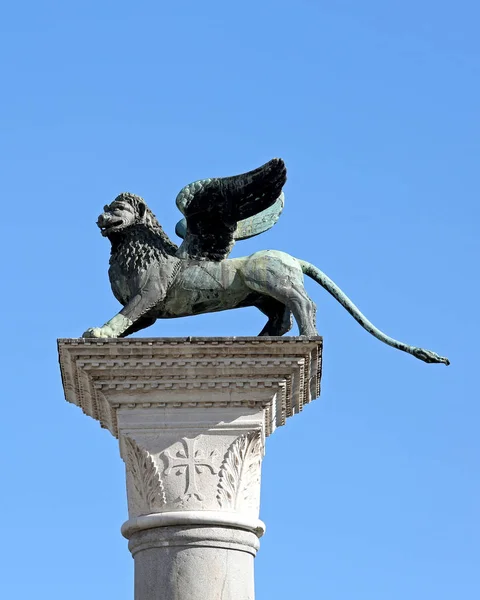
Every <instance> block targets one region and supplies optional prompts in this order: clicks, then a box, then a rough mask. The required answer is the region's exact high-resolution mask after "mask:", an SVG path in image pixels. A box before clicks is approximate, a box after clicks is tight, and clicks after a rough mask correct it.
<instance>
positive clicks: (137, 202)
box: [97, 192, 161, 237]
mask: <svg viewBox="0 0 480 600" xmlns="http://www.w3.org/2000/svg"><path fill="white" fill-rule="evenodd" d="M140 224H143V225H145V226H146V227H147V228H149V229H152V230H156V229H158V228H160V224H159V222H158V221H157V219H156V217H155V215H154V214H153V213H152V211H151V210H150V209H149V208H148V206H147V205H146V204H145V201H144V200H143V198H141V197H140V196H136V195H135V194H129V193H128V192H124V193H123V194H120V195H119V196H117V197H116V198H115V200H114V201H113V202H112V203H111V204H108V205H106V206H104V207H103V213H102V214H101V215H100V216H99V217H98V220H97V225H98V226H99V227H100V230H101V232H102V235H103V236H105V237H109V236H110V235H112V234H114V233H119V232H120V231H123V230H125V229H127V228H128V227H131V226H132V225H140ZM160 229H161V228H160Z"/></svg>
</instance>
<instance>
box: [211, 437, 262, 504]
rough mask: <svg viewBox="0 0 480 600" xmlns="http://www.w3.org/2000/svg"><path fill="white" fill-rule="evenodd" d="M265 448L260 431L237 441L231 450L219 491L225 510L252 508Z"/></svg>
mask: <svg viewBox="0 0 480 600" xmlns="http://www.w3.org/2000/svg"><path fill="white" fill-rule="evenodd" d="M261 444H262V442H261V434H260V431H251V432H249V433H245V434H244V435H242V436H240V437H239V438H237V439H236V440H235V441H234V442H233V444H232V445H231V446H230V448H229V449H228V451H227V454H226V456H225V459H224V461H223V463H222V466H221V468H220V473H219V477H220V480H219V483H218V490H217V500H218V502H219V504H220V506H221V507H222V508H230V509H233V510H238V509H242V508H250V507H251V505H252V501H253V499H254V498H255V496H256V495H257V494H258V484H259V482H260V463H261V460H262V455H261ZM252 497H253V498H252Z"/></svg>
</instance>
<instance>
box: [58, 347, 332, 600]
mask: <svg viewBox="0 0 480 600" xmlns="http://www.w3.org/2000/svg"><path fill="white" fill-rule="evenodd" d="M58 346H59V355H60V366H61V371H62V379H63V386H64V390H65V396H66V399H67V401H68V402H72V403H73V404H76V405H77V406H80V407H81V408H82V410H83V411H84V412H85V413H86V414H87V415H89V416H91V417H93V418H94V419H97V420H98V421H99V422H100V424H101V426H102V427H105V428H106V429H108V430H109V431H110V432H111V433H112V434H113V435H114V436H115V437H118V439H119V443H120V453H121V456H122V458H123V460H124V462H125V465H126V480H127V498H128V512H129V519H128V521H127V522H126V523H124V525H123V527H122V533H123V535H124V536H125V537H126V538H127V539H128V540H129V548H130V551H131V552H132V555H133V557H134V561H135V600H160V599H161V600H203V599H205V600H211V599H212V598H218V599H222V600H253V598H254V581H253V559H254V557H255V554H256V552H257V550H258V547H259V541H258V540H259V538H260V536H261V535H262V534H263V532H264V525H263V523H262V522H261V521H259V519H258V517H259V506H260V476H261V462H262V458H263V455H264V446H265V438H266V437H267V436H268V435H270V434H271V433H272V432H273V431H274V430H275V428H276V427H278V426H281V425H283V424H284V423H285V421H286V419H287V418H288V417H290V416H292V415H294V414H295V413H297V412H300V411H301V410H302V408H303V406H304V405H305V404H306V403H308V402H310V401H311V400H312V399H314V398H316V397H317V396H318V395H319V391H320V388H319V385H320V372H321V338H318V337H316V338H305V337H297V338H296V337H285V338H284V337H281V338H268V337H265V338H258V337H255V338H181V339H180V338H143V339H140V338H132V339H125V340H116V339H113V340H89V339H69V340H59V342H58Z"/></svg>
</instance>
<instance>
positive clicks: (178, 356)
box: [58, 337, 322, 437]
mask: <svg viewBox="0 0 480 600" xmlns="http://www.w3.org/2000/svg"><path fill="white" fill-rule="evenodd" d="M58 350H59V359H60V367H61V372H62V380H63V387H64V390H65V397H66V400H67V401H68V402H71V403H73V404H76V405H77V406H79V407H81V408H82V410H83V411H84V412H85V413H86V414H87V415H89V416H91V417H93V418H94V419H97V420H98V421H99V422H100V424H101V426H102V427H105V428H107V429H109V430H110V431H111V433H112V434H113V435H115V436H117V437H118V422H117V410H118V409H120V408H162V407H173V408H182V407H205V408H209V407H226V406H238V407H240V406H247V407H250V408H261V409H263V410H264V415H265V434H266V435H269V434H270V433H271V432H272V431H273V429H275V427H277V426H280V425H283V424H284V423H285V420H286V419H287V418H288V417H290V416H292V415H293V414H295V413H297V412H300V411H301V410H302V408H303V406H304V405H305V404H307V403H309V402H310V401H311V400H313V399H314V398H316V397H317V396H318V395H319V393H320V377H321V350H322V339H321V338H320V337H312V338H307V337H241V338H234V337H228V338H224V337H222V338H214V337H208V338H200V337H189V338H129V339H108V340H107V339H104V340H91V339H61V340H58Z"/></svg>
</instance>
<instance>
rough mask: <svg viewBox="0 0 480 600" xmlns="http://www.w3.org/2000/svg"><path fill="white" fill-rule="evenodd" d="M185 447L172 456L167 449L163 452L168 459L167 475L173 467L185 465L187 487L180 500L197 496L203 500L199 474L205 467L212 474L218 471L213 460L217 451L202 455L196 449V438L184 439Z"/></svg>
mask: <svg viewBox="0 0 480 600" xmlns="http://www.w3.org/2000/svg"><path fill="white" fill-rule="evenodd" d="M182 444H183V448H182V449H181V450H178V451H177V452H176V454H175V456H172V455H171V454H170V452H169V451H168V450H167V451H166V452H164V453H163V455H164V456H165V458H166V459H167V468H166V469H165V475H169V474H170V473H171V471H172V469H176V468H177V467H180V468H182V467H185V476H186V488H185V492H184V494H183V496H181V497H180V498H179V500H183V501H185V500H189V499H191V498H194V497H195V498H197V499H198V500H199V501H200V502H202V501H203V500H204V499H205V498H204V496H203V495H202V494H201V493H200V492H199V491H198V488H197V477H196V476H197V474H199V473H201V472H202V470H203V469H204V468H207V469H210V471H211V472H212V474H214V475H215V474H216V473H218V468H216V467H215V465H214V463H213V460H214V459H215V458H216V454H217V453H216V451H215V450H214V451H213V452H211V453H210V456H208V457H206V456H201V454H200V452H199V451H198V450H197V451H196V450H195V439H193V440H189V439H188V438H183V439H182Z"/></svg>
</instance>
